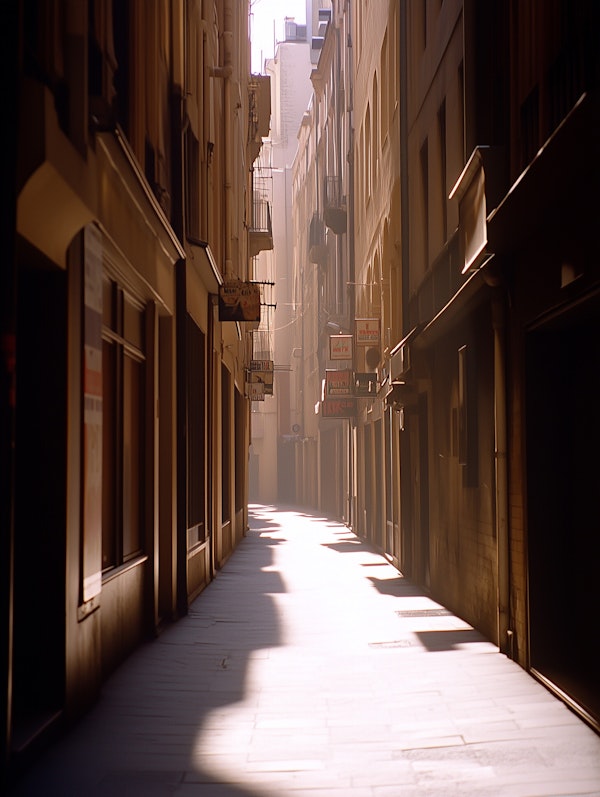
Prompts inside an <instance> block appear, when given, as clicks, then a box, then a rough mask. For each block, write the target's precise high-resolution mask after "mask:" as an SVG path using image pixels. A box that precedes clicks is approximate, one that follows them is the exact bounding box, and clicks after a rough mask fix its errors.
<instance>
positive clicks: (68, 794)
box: [12, 506, 600, 797]
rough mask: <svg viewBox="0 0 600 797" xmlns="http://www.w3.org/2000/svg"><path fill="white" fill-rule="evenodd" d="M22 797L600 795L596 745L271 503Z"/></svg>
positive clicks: (413, 602)
mask: <svg viewBox="0 0 600 797" xmlns="http://www.w3.org/2000/svg"><path fill="white" fill-rule="evenodd" d="M251 514H252V517H251V529H250V531H249V533H248V536H247V537H245V538H244V540H243V541H242V542H241V544H240V546H239V547H238V548H237V550H236V551H235V552H234V554H233V556H232V557H231V559H230V560H229V562H228V563H227V564H226V565H225V567H224V568H223V570H222V571H221V572H220V573H219V574H218V576H217V578H216V579H215V580H214V581H213V582H212V583H211V584H210V586H209V587H208V588H207V589H206V590H205V591H204V593H202V595H200V597H199V598H198V599H197V600H196V601H195V602H194V604H193V605H192V606H191V609H190V612H189V615H188V616H187V617H186V618H184V619H183V620H180V621H179V622H178V623H176V624H175V625H173V626H172V627H170V628H168V629H167V630H166V631H165V632H164V633H163V634H162V635H161V636H160V637H159V638H158V639H156V640H155V641H153V642H150V643H148V644H146V645H144V646H143V647H142V648H140V649H139V650H138V651H137V652H136V653H135V654H134V655H133V656H132V657H131V658H130V659H128V660H127V661H126V662H125V664H124V665H122V666H121V667H120V668H119V670H118V671H117V672H116V673H115V675H114V676H113V677H112V678H111V679H110V680H109V681H108V682H107V683H106V684H105V686H104V688H103V691H102V696H101V699H100V701H99V702H98V704H97V705H96V707H95V708H94V709H93V710H92V712H91V713H90V714H89V715H88V716H86V717H85V719H84V720H83V721H82V722H81V723H80V724H79V725H78V726H77V727H76V728H75V729H74V730H73V732H72V733H71V734H70V735H69V736H67V737H66V738H65V739H64V740H61V741H60V742H58V743H57V744H55V745H54V746H53V747H52V748H51V749H50V750H49V751H48V753H47V754H46V755H45V756H43V758H42V759H41V760H40V761H39V763H38V764H37V765H36V766H35V768H34V769H33V770H32V771H31V772H30V773H29V774H28V776H27V777H25V778H24V779H23V780H22V781H21V782H20V783H19V784H18V787H17V788H16V789H15V790H14V791H13V792H12V794H14V795H15V797H16V796H17V795H18V797H26V796H28V797H29V796H31V795H35V796H36V797H38V796H39V797H99V796H100V795H107V796H108V795H110V797H121V795H123V796H125V795H127V797H138V795H140V796H141V797H146V796H147V797H154V796H155V795H177V796H178V797H411V795H415V797H416V796H417V795H418V796H419V797H422V796H423V795H443V796H444V797H449V796H451V795H507V796H508V797H544V796H545V797H548V796H550V795H551V796H552V797H557V796H558V795H569V796H570V797H573V796H574V795H600V737H599V736H598V735H597V734H595V733H594V732H593V731H592V730H591V729H590V728H589V727H588V726H587V725H586V724H584V723H583V722H582V721H581V720H580V719H579V718H578V717H577V716H576V715H575V714H573V713H572V712H571V711H570V710H569V709H568V708H567V707H566V706H565V705H564V704H563V703H562V702H561V701H559V700H558V699H557V698H555V697H554V696H553V695H552V694H551V693H550V692H548V691H547V690H546V689H545V688H544V687H543V686H542V685H541V684H539V683H538V682H537V681H535V680H534V679H533V678H532V677H531V676H529V675H528V674H527V673H526V672H525V671H524V670H523V669H521V668H520V667H519V666H518V665H517V664H515V663H514V662H512V661H511V660H509V659H508V658H506V657H505V656H503V655H502V654H500V653H499V652H498V649H497V648H496V647H495V646H494V645H492V644H490V643H489V642H487V641H485V639H483V638H482V637H481V636H480V635H479V634H477V633H476V632H475V631H474V630H473V629H472V628H471V627H470V626H468V625H467V624H466V623H464V622H463V621H461V620H460V619H459V618H457V617H455V616H453V615H452V614H450V613H449V612H448V611H446V610H445V609H444V607H442V606H440V605H439V604H437V603H434V602H433V601H432V600H431V599H429V598H428V597H427V596H426V595H425V594H424V593H423V592H422V591H420V590H419V589H417V588H415V587H414V586H413V585H411V584H410V583H409V582H407V581H406V580H405V579H403V578H402V576H401V575H400V574H399V573H398V571H397V570H396V569H395V568H394V567H392V565H391V564H389V563H388V562H387V560H386V559H385V558H384V557H382V556H381V555H379V554H377V553H375V552H374V551H373V550H372V549H370V548H369V547H368V546H367V545H366V544H364V543H363V542H362V541H360V540H359V539H358V538H357V537H356V536H355V535H354V534H352V533H351V532H350V531H349V530H348V529H347V528H346V527H345V526H344V525H342V524H340V523H337V522H332V521H329V520H327V519H324V518H320V517H318V516H316V515H306V514H303V513H301V512H298V511H292V510H285V511H284V510H277V509H275V508H273V507H262V506H254V507H253V508H252V512H251Z"/></svg>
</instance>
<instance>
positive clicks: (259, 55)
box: [250, 0, 306, 74]
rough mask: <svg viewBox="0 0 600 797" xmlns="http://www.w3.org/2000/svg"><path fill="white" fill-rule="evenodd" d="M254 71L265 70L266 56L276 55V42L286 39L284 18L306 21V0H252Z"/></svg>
mask: <svg viewBox="0 0 600 797" xmlns="http://www.w3.org/2000/svg"><path fill="white" fill-rule="evenodd" d="M250 13H251V17H250V38H251V42H252V72H253V74H259V73H261V72H263V66H264V62H265V58H272V57H273V56H274V55H275V43H276V42H280V41H283V40H284V39H285V27H284V19H285V18H286V17H293V18H294V20H295V21H296V22H297V23H298V24H299V25H303V24H304V23H305V21H306V0H252V2H251V3H250Z"/></svg>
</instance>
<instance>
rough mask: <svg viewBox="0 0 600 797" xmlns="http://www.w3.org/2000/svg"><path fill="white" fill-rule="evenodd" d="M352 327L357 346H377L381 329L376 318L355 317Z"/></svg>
mask: <svg viewBox="0 0 600 797" xmlns="http://www.w3.org/2000/svg"><path fill="white" fill-rule="evenodd" d="M354 329H355V331H356V335H355V337H356V345H357V346H379V343H380V339H381V331H380V322H379V319H378V318H357V319H355V321H354Z"/></svg>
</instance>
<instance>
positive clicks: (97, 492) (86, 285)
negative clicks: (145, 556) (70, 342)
mask: <svg viewBox="0 0 600 797" xmlns="http://www.w3.org/2000/svg"><path fill="white" fill-rule="evenodd" d="M83 273H84V277H83V305H84V314H83V438H82V439H83V529H82V534H83V540H82V543H83V544H82V551H83V562H82V564H83V573H82V575H83V583H82V595H81V599H82V602H83V603H87V602H88V601H90V600H92V598H94V597H95V596H96V595H98V594H99V593H100V590H101V589H102V234H101V232H100V231H99V230H98V228H97V227H95V226H94V225H93V224H89V225H88V226H87V227H86V228H85V231H84V265H83Z"/></svg>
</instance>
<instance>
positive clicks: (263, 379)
mask: <svg viewBox="0 0 600 797" xmlns="http://www.w3.org/2000/svg"><path fill="white" fill-rule="evenodd" d="M248 381H249V383H250V384H252V385H254V384H261V385H262V386H263V393H264V394H265V395H267V396H272V395H273V371H249V372H248Z"/></svg>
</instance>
